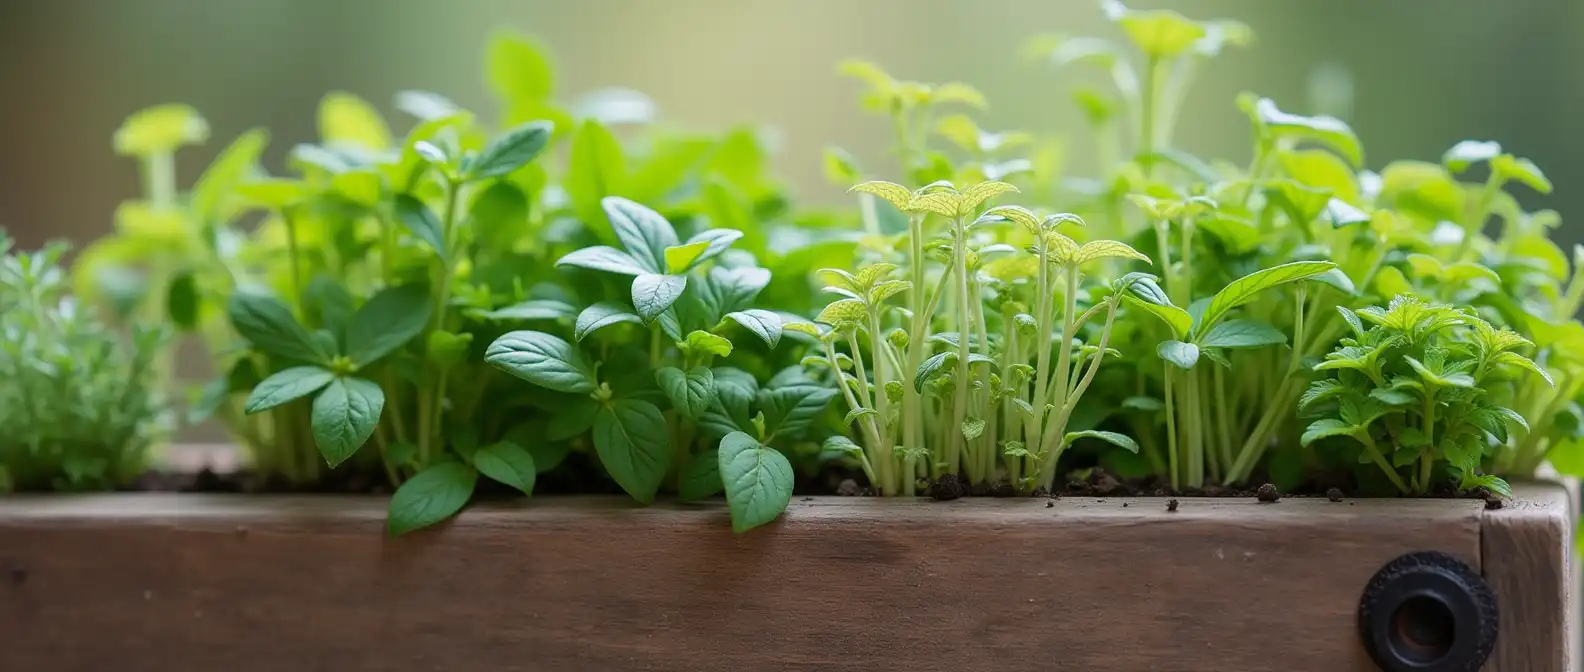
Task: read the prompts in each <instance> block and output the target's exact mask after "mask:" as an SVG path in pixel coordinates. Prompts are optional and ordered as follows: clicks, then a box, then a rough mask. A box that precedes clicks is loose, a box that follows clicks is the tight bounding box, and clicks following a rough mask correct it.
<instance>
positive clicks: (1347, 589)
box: [0, 485, 1578, 672]
mask: <svg viewBox="0 0 1584 672" xmlns="http://www.w3.org/2000/svg"><path fill="white" fill-rule="evenodd" d="M1053 504H1054V505H1053V506H1049V505H1048V504H1047V500H1043V499H996V500H990V499H969V500H960V501H956V502H949V503H942V502H931V501H925V500H910V501H896V500H878V499H853V498H798V499H794V500H793V502H792V505H791V507H790V509H789V510H788V511H787V514H786V516H785V518H784V520H782V521H781V522H779V523H777V524H774V525H772V526H769V527H766V528H763V529H759V530H755V531H753V532H751V533H749V534H746V535H742V536H734V535H733V534H732V533H731V531H730V529H729V525H728V523H727V518H726V512H725V510H724V507H723V506H722V505H720V504H712V505H702V506H689V507H682V506H670V505H661V506H655V507H653V508H647V509H645V508H635V507H633V506H630V505H629V504H628V503H626V502H624V501H622V500H619V499H611V498H552V497H541V498H538V499H534V500H531V501H527V500H525V501H523V502H522V503H521V504H520V505H513V506H479V507H474V508H472V509H469V510H468V511H466V512H465V513H463V514H462V515H461V517H460V518H458V519H457V520H455V521H454V522H452V523H450V524H447V525H445V526H443V527H441V528H438V529H434V530H429V531H425V532H420V533H416V534H413V535H410V536H408V537H404V538H400V539H390V538H387V537H386V536H384V534H383V522H382V521H383V517H384V513H385V512H384V505H385V502H384V500H383V499H377V498H348V497H341V498H336V497H273V496H270V497H265V496H242V495H238V496H199V495H158V494H145V495H139V494H132V495H98V496H81V497H78V496H52V497H37V498H32V497H15V498H10V499H4V500H0V670H8V671H10V670H15V671H17V672H33V671H39V672H43V671H46V670H47V671H52V672H53V671H62V670H92V671H96V672H98V671H132V670H151V671H159V672H166V671H185V670H194V671H202V672H221V671H228V672H246V671H251V670H261V671H262V670H270V671H275V670H290V671H293V672H296V671H310V670H326V671H334V672H349V671H353V670H357V671H374V670H440V671H448V672H449V671H466V670H492V669H501V670H508V669H510V670H598V671H606V670H611V671H615V670H639V669H641V670H686V671H689V672H713V671H721V672H727V671H730V672H744V671H758V670H852V671H855V672H856V671H860V670H861V671H864V672H869V671H875V670H909V671H926V670H941V671H949V672H964V671H968V670H1122V671H1129V672H1131V671H1136V670H1157V669H1158V670H1266V669H1269V670H1278V669H1279V670H1327V671H1335V670H1355V669H1356V670H1367V669H1373V665H1372V664H1371V662H1370V660H1369V658H1368V657H1367V655H1366V653H1365V651H1364V649H1363V647H1362V645H1361V644H1360V636H1359V629H1358V620H1359V619H1358V612H1359V599H1360V594H1361V591H1363V590H1364V588H1365V586H1366V584H1367V583H1369V581H1370V579H1371V577H1372V576H1373V575H1374V574H1375V573H1376V572H1377V570H1380V569H1381V567H1382V566H1383V565H1385V564H1386V563H1388V562H1389V561H1391V560H1393V559H1394V558H1397V557H1398V556H1400V555H1403V554H1405V553H1410V552H1416V551H1432V550H1434V551H1444V552H1446V553H1450V554H1452V555H1454V556H1456V557H1457V558H1460V559H1461V560H1462V561H1464V562H1466V563H1467V564H1468V565H1469V566H1471V567H1472V568H1474V569H1475V570H1477V571H1478V572H1479V573H1480V574H1482V575H1483V577H1484V579H1485V580H1486V581H1487V582H1488V583H1489V585H1490V586H1491V588H1492V589H1493V590H1494V592H1495V594H1496V597H1497V601H1498V607H1499V612H1500V616H1499V622H1500V633H1499V635H1498V637H1497V640H1496V646H1495V650H1494V653H1493V654H1492V655H1491V657H1490V659H1489V663H1488V664H1487V665H1486V667H1485V669H1490V670H1501V671H1505V672H1520V671H1522V672H1545V671H1550V670H1564V669H1572V668H1571V667H1570V665H1571V662H1570V661H1571V658H1572V656H1573V655H1574V652H1575V651H1577V649H1578V647H1577V645H1576V644H1575V639H1576V638H1575V637H1574V636H1573V635H1572V634H1570V633H1571V628H1572V627H1573V626H1574V623H1576V620H1577V619H1576V617H1575V614H1574V613H1573V612H1572V610H1571V607H1570V606H1568V605H1569V604H1570V602H1571V600H1572V599H1573V591H1574V583H1573V580H1572V578H1571V577H1572V573H1573V571H1574V568H1573V567H1572V565H1571V564H1570V563H1571V560H1570V557H1571V555H1572V553H1571V549H1572V545H1573V542H1572V533H1573V522H1572V514H1571V510H1572V504H1571V503H1570V499H1569V495H1568V494H1567V493H1566V491H1564V489H1563V488H1561V487H1560V486H1552V485H1528V486H1523V487H1521V488H1520V489H1519V497H1518V501H1516V502H1512V503H1509V504H1508V505H1507V507H1506V508H1503V509H1501V510H1495V511H1487V510H1486V509H1485V507H1484V505H1483V504H1482V503H1481V502H1478V501H1469V500H1350V501H1346V502H1340V503H1332V502H1327V501H1326V500H1324V499H1285V500H1282V501H1280V502H1277V503H1273V504H1261V503H1257V502H1255V501H1253V500H1252V499H1248V500H1244V499H1237V500H1232V499H1215V500H1210V499H1183V500H1181V505H1180V508H1179V510H1177V511H1176V512H1168V511H1167V507H1166V503H1165V501H1164V500H1162V499H1155V498H1133V499H1127V498H1107V499H1082V498H1066V499H1062V500H1059V501H1056V502H1054V503H1053Z"/></svg>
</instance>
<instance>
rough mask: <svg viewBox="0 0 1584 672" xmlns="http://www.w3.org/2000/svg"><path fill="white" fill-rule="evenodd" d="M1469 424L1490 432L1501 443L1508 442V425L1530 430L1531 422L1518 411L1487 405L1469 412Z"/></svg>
mask: <svg viewBox="0 0 1584 672" xmlns="http://www.w3.org/2000/svg"><path fill="white" fill-rule="evenodd" d="M1468 421H1469V424H1472V425H1474V426H1475V427H1478V428H1480V429H1482V430H1484V431H1486V432H1490V434H1491V435H1492V436H1495V437H1496V440H1497V441H1499V442H1501V443H1506V442H1507V426H1508V425H1515V426H1517V427H1521V428H1523V430H1524V431H1525V432H1527V431H1529V422H1528V421H1526V420H1524V417H1523V416H1522V415H1519V414H1518V412H1517V411H1514V410H1512V409H1510V408H1507V407H1504V406H1485V407H1482V408H1478V409H1475V410H1474V411H1473V412H1472V413H1469V414H1468Z"/></svg>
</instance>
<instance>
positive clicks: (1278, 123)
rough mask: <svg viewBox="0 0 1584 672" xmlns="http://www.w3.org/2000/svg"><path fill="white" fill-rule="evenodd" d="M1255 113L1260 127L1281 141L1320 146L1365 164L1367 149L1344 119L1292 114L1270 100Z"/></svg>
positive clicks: (1349, 159)
mask: <svg viewBox="0 0 1584 672" xmlns="http://www.w3.org/2000/svg"><path fill="white" fill-rule="evenodd" d="M1254 113H1255V116H1256V117H1257V118H1258V120H1259V123H1260V125H1262V126H1264V127H1265V128H1266V129H1267V130H1269V131H1270V132H1271V133H1272V134H1273V135H1275V136H1277V137H1291V138H1297V139H1300V140H1309V141H1312V142H1318V143H1320V144H1322V145H1325V146H1326V147H1329V148H1330V149H1331V150H1332V151H1335V152H1337V153H1338V154H1341V155H1342V157H1343V158H1345V159H1347V160H1348V163H1350V164H1352V165H1355V166H1359V165H1363V164H1364V148H1363V147H1362V146H1361V145H1360V144H1359V140H1358V136H1356V135H1354V134H1353V129H1352V128H1350V127H1349V126H1348V125H1347V123H1346V122H1344V121H1342V120H1341V119H1337V118H1335V117H1327V116H1316V117H1305V116H1300V115H1296V114H1288V113H1286V112H1283V111H1281V109H1280V108H1277V107H1276V101H1274V100H1271V99H1269V98H1261V99H1259V102H1257V103H1255V105H1254Z"/></svg>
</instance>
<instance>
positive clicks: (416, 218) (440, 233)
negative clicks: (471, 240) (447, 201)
mask: <svg viewBox="0 0 1584 672" xmlns="http://www.w3.org/2000/svg"><path fill="white" fill-rule="evenodd" d="M394 206H395V209H396V221H398V222H401V225H402V226H403V227H406V229H407V230H408V231H409V232H411V233H412V234H413V235H414V236H417V237H418V239H419V240H422V241H424V242H425V243H427V244H428V245H429V248H430V249H432V250H434V251H435V252H438V253H439V254H440V255H441V256H445V254H446V241H445V231H444V230H443V229H442V228H441V224H440V218H439V217H437V216H435V213H434V211H433V210H430V209H429V206H427V205H424V204H423V201H420V200H418V199H417V198H414V197H413V196H412V195H411V194H397V195H396V200H395V202H394Z"/></svg>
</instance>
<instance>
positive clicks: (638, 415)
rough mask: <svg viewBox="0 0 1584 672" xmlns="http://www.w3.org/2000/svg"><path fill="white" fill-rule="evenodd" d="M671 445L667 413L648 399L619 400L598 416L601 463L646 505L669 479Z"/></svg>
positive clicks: (596, 440) (596, 432)
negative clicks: (667, 478)
mask: <svg viewBox="0 0 1584 672" xmlns="http://www.w3.org/2000/svg"><path fill="white" fill-rule="evenodd" d="M670 445H671V432H670V430H669V429H668V428H667V427H666V422H665V416H663V415H661V413H660V409H658V408H655V405H654V404H651V403H649V402H647V401H641V400H637V399H618V400H616V401H614V402H612V403H611V404H610V405H608V406H605V407H604V408H601V409H600V412H599V415H597V416H595V418H594V450H595V452H596V453H598V454H599V458H600V464H603V465H605V471H607V472H609V473H610V475H611V478H613V479H615V480H616V484H617V485H620V486H621V487H622V489H623V490H626V491H627V494H629V495H632V498H633V499H636V500H638V501H639V502H640V503H642V504H652V503H654V497H655V493H656V492H657V491H659V489H660V483H661V482H662V481H664V480H665V475H666V470H667V468H668V466H669V465H670V460H671V454H670Z"/></svg>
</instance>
